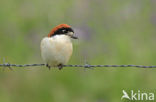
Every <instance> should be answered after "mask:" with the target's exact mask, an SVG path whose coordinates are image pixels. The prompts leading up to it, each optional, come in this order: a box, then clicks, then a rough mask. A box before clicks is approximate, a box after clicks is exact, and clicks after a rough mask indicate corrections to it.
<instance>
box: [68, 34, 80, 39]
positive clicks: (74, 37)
mask: <svg viewBox="0 0 156 102" xmlns="http://www.w3.org/2000/svg"><path fill="white" fill-rule="evenodd" d="M70 37H71V38H73V39H78V37H76V36H74V35H72V36H70Z"/></svg>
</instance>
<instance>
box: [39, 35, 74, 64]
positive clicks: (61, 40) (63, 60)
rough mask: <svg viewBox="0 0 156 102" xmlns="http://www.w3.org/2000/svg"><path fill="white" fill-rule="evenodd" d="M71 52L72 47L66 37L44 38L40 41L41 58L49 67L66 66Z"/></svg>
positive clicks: (68, 38)
mask: <svg viewBox="0 0 156 102" xmlns="http://www.w3.org/2000/svg"><path fill="white" fill-rule="evenodd" d="M72 52H73V46H72V43H71V40H70V37H69V36H67V35H56V36H54V37H45V38H43V39H42V41H41V57H42V58H43V60H44V61H45V63H46V64H48V65H50V66H54V67H55V66H57V65H58V64H67V62H68V60H69V59H70V57H71V55H72Z"/></svg>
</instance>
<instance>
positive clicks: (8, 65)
mask: <svg viewBox="0 0 156 102" xmlns="http://www.w3.org/2000/svg"><path fill="white" fill-rule="evenodd" d="M35 66H36V67H37V66H46V64H23V65H21V64H10V63H4V64H0V67H9V68H10V67H35ZM63 67H83V68H95V67H137V68H156V65H152V66H144V65H132V64H130V65H90V64H84V65H63Z"/></svg>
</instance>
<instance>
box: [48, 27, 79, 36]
mask: <svg viewBox="0 0 156 102" xmlns="http://www.w3.org/2000/svg"><path fill="white" fill-rule="evenodd" d="M55 35H67V36H70V37H71V38H73V39H78V37H76V36H74V31H73V29H72V28H71V27H70V26H69V25H67V24H60V25H58V26H56V27H54V28H53V29H52V30H51V31H50V33H49V34H48V37H53V36H55Z"/></svg>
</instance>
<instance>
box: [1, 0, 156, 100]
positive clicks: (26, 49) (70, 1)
mask: <svg viewBox="0 0 156 102" xmlns="http://www.w3.org/2000/svg"><path fill="white" fill-rule="evenodd" d="M61 23H66V24H69V25H71V26H72V27H73V29H74V30H75V32H76V35H77V36H78V37H79V40H77V41H73V43H74V53H73V56H72V58H71V60H70V62H69V64H84V63H85V61H87V62H88V63H89V64H137V65H156V63H155V60H156V46H155V43H156V1H155V0H66V1H65V0H1V1H0V62H1V63H3V58H5V60H6V62H9V63H13V64H32V63H43V61H42V59H41V57H40V41H41V39H42V38H43V37H45V36H47V34H48V33H49V31H50V30H51V29H52V28H53V27H54V26H56V25H58V24H61ZM155 77H156V70H155V69H137V68H95V69H93V70H84V69H83V68H64V69H63V70H61V71H60V70H58V69H57V68H54V69H51V70H50V71H49V70H48V69H47V68H46V67H27V68H14V71H10V70H8V69H5V71H2V70H1V71H0V102H121V96H122V90H123V89H124V90H126V91H130V90H134V91H136V92H137V90H140V91H141V92H155V89H156V80H155ZM123 101H126V102H128V100H123ZM137 102H139V101H137Z"/></svg>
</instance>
